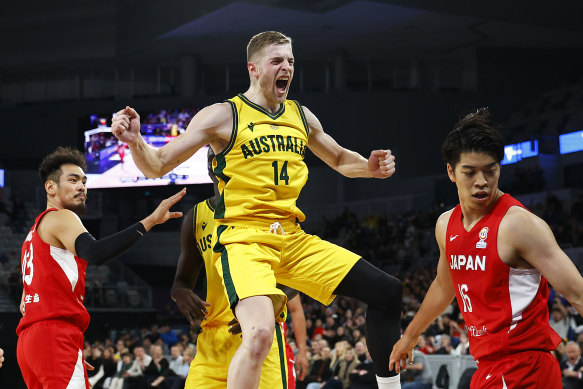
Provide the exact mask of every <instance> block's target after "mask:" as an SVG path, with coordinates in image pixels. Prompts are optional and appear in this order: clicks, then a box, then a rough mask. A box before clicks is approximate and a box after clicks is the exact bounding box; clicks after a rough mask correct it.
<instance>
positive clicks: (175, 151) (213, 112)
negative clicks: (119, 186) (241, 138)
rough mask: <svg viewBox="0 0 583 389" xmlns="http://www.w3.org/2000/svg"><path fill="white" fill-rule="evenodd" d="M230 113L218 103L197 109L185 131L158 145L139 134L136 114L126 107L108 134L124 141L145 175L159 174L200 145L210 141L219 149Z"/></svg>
mask: <svg viewBox="0 0 583 389" xmlns="http://www.w3.org/2000/svg"><path fill="white" fill-rule="evenodd" d="M232 126H233V114H232V111H231V107H230V105H229V104H228V103H218V104H213V105H211V106H208V107H206V108H203V109H202V110H200V111H199V112H198V113H197V114H196V115H194V117H193V118H192V120H191V121H190V123H189V125H188V127H187V128H186V131H185V132H184V133H182V134H180V135H179V136H178V137H176V138H175V139H173V140H172V141H170V142H168V143H167V144H166V145H164V146H163V147H161V148H155V147H152V146H150V145H148V144H147V143H146V141H145V140H144V138H143V137H142V135H141V134H140V116H139V115H138V113H137V112H136V111H135V110H134V109H133V108H130V107H126V108H124V109H122V110H120V111H119V112H117V113H116V114H115V115H114V117H113V121H112V125H111V129H112V133H113V134H114V135H115V136H116V137H117V138H118V139H119V140H121V141H122V142H124V143H127V144H128V146H129V147H130V150H131V152H132V157H133V159H134V162H135V163H136V166H137V167H138V169H140V171H141V172H142V173H144V175H145V176H146V177H148V178H154V177H162V176H163V175H164V174H166V173H168V172H169V171H170V170H172V169H174V168H175V167H176V166H178V165H180V164H181V163H182V162H184V161H186V160H187V159H188V158H190V157H191V156H192V155H193V154H194V153H196V152H197V151H198V149H200V148H201V147H202V146H204V145H206V144H210V145H211V147H212V148H213V150H214V151H215V152H217V153H218V152H220V151H221V150H222V149H223V148H224V147H225V146H226V145H227V143H228V142H229V139H230V137H231V130H232Z"/></svg>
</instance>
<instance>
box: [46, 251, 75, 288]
mask: <svg viewBox="0 0 583 389" xmlns="http://www.w3.org/2000/svg"><path fill="white" fill-rule="evenodd" d="M50 247H51V257H52V258H53V259H54V260H55V262H57V263H58V264H59V266H60V267H61V269H62V270H63V272H64V273H65V275H66V276H67V278H68V279H69V282H71V290H72V291H73V292H74V291H75V286H76V285H77V281H79V268H78V266H77V261H75V255H73V253H72V252H70V251H68V250H65V249H61V248H58V247H54V246H50Z"/></svg>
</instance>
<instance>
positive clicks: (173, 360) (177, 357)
mask: <svg viewBox="0 0 583 389" xmlns="http://www.w3.org/2000/svg"><path fill="white" fill-rule="evenodd" d="M183 350H184V347H183V346H182V345H181V344H179V343H178V344H176V345H174V346H172V347H171V348H170V360H169V361H168V368H169V369H170V370H172V371H173V372H174V373H176V372H177V371H178V368H179V367H180V366H182V352H183Z"/></svg>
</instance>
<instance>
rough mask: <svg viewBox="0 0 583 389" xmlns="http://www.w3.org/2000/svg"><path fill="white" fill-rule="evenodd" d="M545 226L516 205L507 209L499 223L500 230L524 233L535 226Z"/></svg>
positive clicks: (535, 216) (531, 214)
mask: <svg viewBox="0 0 583 389" xmlns="http://www.w3.org/2000/svg"><path fill="white" fill-rule="evenodd" d="M540 224H545V222H544V221H543V219H541V218H540V217H538V216H537V215H535V214H534V213H532V212H530V211H529V210H528V209H526V208H523V207H521V206H518V205H513V206H511V207H510V208H508V211H506V214H505V215H504V216H503V217H502V220H501V222H500V227H499V229H500V230H504V229H506V230H508V231H524V230H528V229H529V228H530V227H532V226H535V225H540Z"/></svg>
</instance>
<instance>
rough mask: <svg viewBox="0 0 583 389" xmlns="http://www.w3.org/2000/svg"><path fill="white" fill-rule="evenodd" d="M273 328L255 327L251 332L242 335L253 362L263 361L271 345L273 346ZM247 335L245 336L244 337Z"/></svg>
mask: <svg viewBox="0 0 583 389" xmlns="http://www.w3.org/2000/svg"><path fill="white" fill-rule="evenodd" d="M274 330H275V329H274V327H273V326H259V325H258V326H255V327H254V328H253V329H251V331H250V332H249V333H247V334H245V335H243V342H244V343H245V346H246V349H247V350H248V352H249V357H250V358H252V359H253V360H258V361H263V359H265V357H266V356H267V354H268V353H269V350H271V345H272V344H273V332H274ZM246 335H247V336H246Z"/></svg>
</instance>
